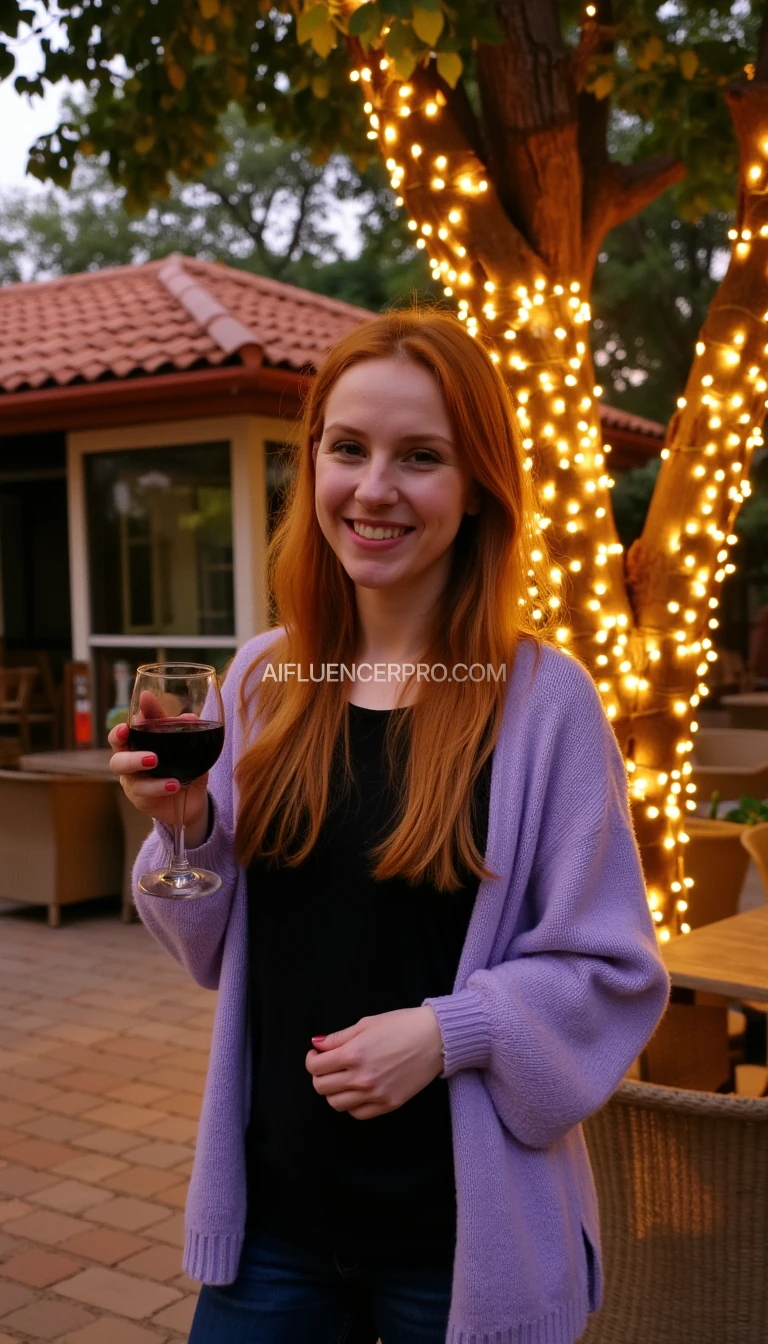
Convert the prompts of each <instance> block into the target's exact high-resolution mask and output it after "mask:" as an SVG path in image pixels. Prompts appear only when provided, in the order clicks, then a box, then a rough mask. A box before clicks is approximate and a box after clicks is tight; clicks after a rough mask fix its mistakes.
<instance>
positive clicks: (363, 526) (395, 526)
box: [344, 518, 414, 541]
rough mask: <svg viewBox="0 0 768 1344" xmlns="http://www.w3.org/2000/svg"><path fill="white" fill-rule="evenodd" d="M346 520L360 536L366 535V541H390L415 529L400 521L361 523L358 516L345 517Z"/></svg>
mask: <svg viewBox="0 0 768 1344" xmlns="http://www.w3.org/2000/svg"><path fill="white" fill-rule="evenodd" d="M344 522H345V523H346V524H347V527H351V529H352V531H353V532H355V533H356V535H357V536H358V537H364V538H365V539H366V541H389V540H392V539H394V538H395V537H404V536H405V535H406V533H407V532H413V531H414V528H412V527H407V526H405V525H403V524H399V523H376V524H372V523H361V522H358V520H357V519H356V518H345V519H344Z"/></svg>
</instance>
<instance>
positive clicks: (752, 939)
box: [661, 905, 768, 1003]
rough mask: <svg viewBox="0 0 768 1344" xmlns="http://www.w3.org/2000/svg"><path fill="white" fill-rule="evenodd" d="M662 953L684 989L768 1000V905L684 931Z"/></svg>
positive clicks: (677, 983) (672, 976)
mask: <svg viewBox="0 0 768 1344" xmlns="http://www.w3.org/2000/svg"><path fill="white" fill-rule="evenodd" d="M661 956H662V959H663V961H664V965H665V966H666V968H667V970H668V971H669V974H670V976H671V979H672V984H673V985H676V986H678V987H679V988H681V989H705V990H709V992H710V993H712V994H722V995H724V996H728V997H732V998H734V999H759V1000H761V1001H763V1002H765V1003H768V905H761V906H760V907H759V908H758V909H757V910H747V911H746V912H745V913H744V914H742V915H732V916H731V918H730V919H719V920H718V921H717V923H716V924H705V925H703V927H702V928H700V929H692V930H691V932H690V933H686V934H681V935H680V937H678V938H673V939H672V941H671V942H669V943H666V944H665V945H664V946H663V947H662V949H661Z"/></svg>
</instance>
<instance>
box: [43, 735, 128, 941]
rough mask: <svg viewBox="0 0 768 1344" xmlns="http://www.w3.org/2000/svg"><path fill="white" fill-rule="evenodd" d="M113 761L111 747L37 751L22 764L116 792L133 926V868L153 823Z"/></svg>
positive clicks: (124, 881) (124, 897)
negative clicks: (81, 778) (129, 794)
mask: <svg viewBox="0 0 768 1344" xmlns="http://www.w3.org/2000/svg"><path fill="white" fill-rule="evenodd" d="M111 758H112V752H111V751H110V749H109V747H81V748H80V749H77V750H72V751H36V752H33V753H31V754H30V755H29V756H22V758H21V761H20V764H21V768H22V769H23V770H29V771H38V770H42V771H46V772H47V773H48V774H51V775H59V774H65V775H83V776H87V777H88V778H89V779H98V780H104V781H105V783H107V784H108V785H109V787H110V788H111V789H112V790H113V791H116V792H115V798H116V799H117V809H118V814H119V817H120V824H121V826H122V847H121V853H122V865H123V875H122V881H121V892H122V918H123V922H124V923H126V924H130V923H131V921H132V920H133V919H134V918H135V914H136V912H135V908H134V904H133V886H132V873H133V865H134V863H135V861H136V855H137V854H138V852H139V850H140V849H141V846H142V845H143V843H144V841H145V839H146V837H147V836H148V835H149V832H150V830H151V829H152V819H151V817H146V816H144V815H143V814H142V813H141V812H138V811H137V810H136V808H135V807H133V805H132V804H131V803H129V802H128V799H127V798H126V796H125V794H124V793H123V790H122V789H121V788H120V785H119V783H118V781H117V778H116V776H115V775H113V774H112V771H111V770H110V768H109V762H110V760H111Z"/></svg>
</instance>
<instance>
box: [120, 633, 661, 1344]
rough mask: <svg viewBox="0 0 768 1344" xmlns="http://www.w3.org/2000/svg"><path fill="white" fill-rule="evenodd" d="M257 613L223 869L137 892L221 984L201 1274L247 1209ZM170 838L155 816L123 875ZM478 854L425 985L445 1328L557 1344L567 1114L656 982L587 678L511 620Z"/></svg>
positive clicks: (613, 1081) (582, 1274) (588, 1224)
mask: <svg viewBox="0 0 768 1344" xmlns="http://www.w3.org/2000/svg"><path fill="white" fill-rule="evenodd" d="M275 634H276V632H275V631H274V630H273V631H270V632H268V633H267V634H265V635H260V636H258V637H257V638H256V639H254V640H252V641H251V642H250V643H249V644H248V645H247V646H246V647H245V648H243V649H242V650H241V651H240V652H239V654H238V655H237V657H236V658H235V660H234V662H233V664H232V666H231V668H230V670H229V673H228V676H227V678H226V682H225V685H224V692H223V696H224V704H225V712H226V716H227V740H226V744H225V747H224V751H223V753H222V755H221V758H220V759H219V761H218V762H217V764H216V766H215V767H214V769H213V770H212V772H211V776H210V785H209V789H210V794H211V797H212V799H213V803H214V813H215V822H214V826H213V831H212V833H211V836H210V838H209V840H208V841H207V842H206V843H205V844H204V845H202V846H201V847H200V848H199V849H198V850H195V851H193V854H194V861H195V862H197V863H200V864H204V865H205V866H206V867H208V868H213V869H215V870H216V871H217V872H218V873H220V874H221V878H222V885H221V887H220V889H219V891H217V892H215V893H214V894H213V895H212V896H206V897H204V898H203V899H200V900H190V901H178V902H177V901H173V900H164V899H158V898H154V897H148V896H144V895H142V894H141V893H140V892H138V891H135V893H134V894H135V901H136V905H137V907H138V911H139V914H140V916H141V919H142V920H143V921H144V923H145V924H146V926H147V928H148V929H150V931H151V932H152V933H153V934H154V936H155V937H156V938H157V939H158V941H159V942H160V943H162V945H163V946H164V947H165V948H166V949H167V950H168V952H170V953H171V955H172V956H174V957H175V958H176V959H177V960H178V961H180V962H181V963H182V965H183V966H185V967H186V969H187V970H188V971H189V973H190V975H191V976H192V977H193V978H194V979H195V980H196V981H197V983H198V984H200V985H203V986H205V987H207V988H209V989H218V990H219V995H218V1002H217V1008H216V1018H215V1025H214V1030H213V1042H212V1046H211V1057H210V1063H209V1068H208V1078H207V1083H206V1089H205V1097H204V1101H203V1109H202V1114H201V1117H200V1128H199V1133H198V1141H197V1150H196V1154H195V1163H194V1170H193V1173H192V1179H191V1184H190V1190H189V1198H188V1201H187V1212H186V1245H185V1250H184V1259H183V1265H184V1269H185V1270H186V1272H187V1273H188V1274H189V1275H190V1276H191V1277H192V1278H194V1279H200V1280H202V1281H204V1282H206V1283H213V1284H217V1283H218V1284H223V1283H230V1282H232V1281H233V1280H234V1279H235V1277H236V1275H237V1270H238V1262H239V1259H240V1252H241V1249H242V1245H243V1237H244V1227H245V1215H246V1180H245V1148H244V1133H245V1129H246V1125H247V1121H248V1109H249V1104H250V1086H251V1080H250V1051H249V1041H248V1014H247V1010H246V989H247V966H248V958H247V935H248V930H247V891H246V880H245V873H244V871H243V869H242V868H240V867H238V865H237V863H236V861H235V859H234V856H233V848H232V837H233V830H234V825H235V817H236V809H237V796H236V792H235V787H234V784H233V767H234V765H235V763H236V761H237V759H238V757H239V756H240V754H241V751H242V749H243V724H242V720H241V715H240V713H239V708H238V706H239V698H240V692H241V688H242V682H243V678H244V676H245V674H246V671H247V669H248V667H249V666H250V665H251V663H252V662H253V661H254V660H255V659H257V658H260V657H261V656H262V655H263V654H264V653H265V652H267V650H268V647H269V645H270V644H271V642H272V639H273V638H274V636H275ZM264 661H266V660H264ZM263 666H264V662H262V664H261V667H260V669H259V671H258V672H257V675H260V672H261V670H263ZM167 848H168V833H167V831H166V830H165V828H163V827H160V826H158V825H156V828H155V831H154V833H152V834H150V836H149V837H148V839H147V840H146V842H145V844H144V846H143V848H142V850H141V853H140V854H139V857H138V859H137V862H136V870H135V873H136V875H138V874H140V873H142V872H144V871H146V870H147V869H148V868H155V867H157V866H158V865H159V864H160V863H161V862H163V861H164V858H165V854H166V852H167ZM486 859H487V862H488V864H489V866H490V867H491V869H492V870H493V871H494V872H495V873H497V874H498V877H497V878H496V879H490V880H487V881H484V882H482V883H481V884H480V888H479V890H478V893H477V899H476V902H475V907H474V911H473V914H472V918H471V921H470V924H469V929H468V932H467V937H466V941H465V944H464V948H463V951H462V954H461V960H460V963H459V968H458V973H457V976H456V982H455V986H454V989H453V993H451V994H447V995H444V996H442V997H439V998H434V999H427V1000H426V1002H427V1003H430V1004H431V1005H432V1007H433V1009H434V1011H435V1013H436V1014H437V1017H438V1020H439V1023H440V1027H441V1031H442V1035H443V1041H444V1045H445V1074H444V1076H445V1077H447V1078H448V1080H449V1092H450V1105H451V1116H452V1124H453V1142H454V1161H455V1175H456V1188H457V1201H458V1223H457V1245H456V1257H455V1262H454V1276H453V1293H452V1301H451V1311H450V1321H449V1326H448V1334H447V1341H446V1344H573V1341H574V1340H576V1339H577V1338H578V1336H579V1335H580V1334H581V1333H582V1331H583V1330H584V1327H585V1324H586V1320H587V1314H588V1312H589V1311H594V1310H596V1309H597V1308H598V1306H599V1305H600V1299H601V1292H602V1286H601V1283H602V1279H601V1267H600V1246H599V1229H598V1211H597V1202H596V1197H595V1189H594V1184H593V1180H592V1173H591V1171H590V1166H589V1160H588V1157H587V1151H586V1147H585V1143H584V1138H583V1135H582V1131H581V1127H580V1122H581V1121H583V1120H584V1119H585V1118H586V1117H587V1116H588V1115H590V1114H591V1113H592V1112H593V1111H595V1110H597V1109H598V1108H599V1107H600V1106H602V1105H603V1104H604V1102H605V1101H606V1100H607V1099H608V1097H609V1096H610V1095H611V1093H612V1092H613V1090H614V1088H615V1087H616V1086H617V1084H618V1083H619V1082H620V1080H621V1078H622V1077H623V1075H624V1074H625V1072H626V1071H627V1069H628V1068H629V1066H630V1065H631V1063H632V1062H633V1060H634V1059H635V1058H636V1056H637V1055H638V1054H639V1052H640V1051H641V1050H642V1049H643V1047H644V1045H645V1043H646V1041H647V1040H648V1038H649V1036H650V1035H651V1033H652V1032H653V1030H654V1028H655V1026H656V1024H657V1022H658V1020H659V1018H660V1016H661V1014H662V1012H663V1011H664V1008H665V1006H666V1002H667V996H668V992H669V983H668V978H667V974H666V972H665V970H664V967H663V965H662V963H661V961H660V958H659V955H658V951H657V947H656V939H655V935H654V931H653V925H652V921H651V919H650V915H649V912H648V906H647V902H646V895H645V889H644V884H643V876H642V871H641V867H640V859H639V854H638V849H637V844H636V840H635V836H634V832H633V829H632V822H631V820H630V814H629V808H628V800H627V778H626V770H625V766H624V762H623V760H622V757H621V753H620V751H619V747H618V744H617V741H616V738H615V735H614V733H613V730H612V728H611V726H610V723H609V722H608V720H607V718H606V716H605V712H604V710H603V707H602V704H601V701H600V697H599V694H598V692H597V689H596V687H595V685H594V683H593V681H592V679H591V678H590V676H589V674H588V673H587V672H586V671H585V670H584V668H583V667H582V666H581V664H580V663H578V662H576V661H575V660H574V659H572V658H570V657H568V656H567V655H566V654H564V653H562V652H561V651H560V650H559V649H556V648H554V647H551V646H548V645H545V646H543V648H542V654H541V659H540V662H539V665H538V667H537V668H536V667H535V665H534V648H533V645H532V644H531V643H530V642H529V641H527V640H524V641H521V643H520V646H519V652H518V656H517V659H516V662H515V665H514V670H513V672H512V674H511V675H510V677H509V681H508V684H507V689H506V698H505V709H504V716H503V721H502V727H501V731H500V733H499V737H498V739H497V744H496V750H495V753H494V759H493V769H492V777H491V797H490V815H489V826H488V843H487V849H486ZM338 1025H339V1027H344V1026H349V1025H350V1024H349V1023H347V1022H340V1023H339V1024H338ZM360 1123H363V1124H375V1123H376V1122H375V1120H373V1121H361V1122H360Z"/></svg>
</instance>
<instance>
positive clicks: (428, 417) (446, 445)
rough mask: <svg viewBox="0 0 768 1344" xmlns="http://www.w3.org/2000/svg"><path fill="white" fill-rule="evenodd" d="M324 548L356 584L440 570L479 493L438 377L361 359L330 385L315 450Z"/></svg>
mask: <svg viewBox="0 0 768 1344" xmlns="http://www.w3.org/2000/svg"><path fill="white" fill-rule="evenodd" d="M313 458H314V461H315V507H316V510H317V517H318V521H319V523H320V527H321V528H322V531H323V534H324V536H325V538H326V540H327V541H328V544H329V545H330V546H331V547H332V548H333V550H334V551H335V553H336V555H337V556H338V558H339V560H340V561H341V563H342V565H343V566H344V569H345V570H346V572H347V574H348V575H349V577H350V578H351V579H352V581H353V582H354V583H355V584H359V585H360V586H361V587H363V588H388V587H395V586H397V587H402V586H408V585H410V584H412V583H414V582H416V581H418V580H422V581H423V580H424V579H425V578H426V576H427V575H428V574H430V575H432V576H433V577H434V575H435V570H436V568H437V569H439V567H442V568H443V569H444V578H445V579H446V580H447V576H448V572H449V566H450V554H451V547H452V545H453V541H454V538H455V536H456V533H457V532H458V530H459V525H460V523H461V520H462V517H463V515H464V514H465V513H477V512H478V511H479V507H480V504H479V498H480V497H479V491H478V488H477V486H476V485H474V483H473V480H472V477H471V476H470V474H469V472H468V471H467V469H466V467H465V466H464V464H463V463H462V461H461V458H460V455H459V451H458V448H457V445H456V443H455V440H454V434H453V429H452V426H451V423H450V421H449V419H448V413H447V411H446V409H445V405H444V403H443V398H442V394H441V392H440V388H439V385H438V383H437V380H436V379H435V378H434V377H433V376H432V375H431V374H430V373H429V372H428V371H427V370H426V369H425V368H424V367H423V366H422V365H420V364H416V363H414V362H413V361H411V360H409V359H405V358H402V359H399V358H389V359H369V360H364V361H363V362H361V363H360V364H355V365H353V367H352V368H350V369H347V370H346V372H345V373H343V374H342V375H341V376H340V378H338V379H337V381H336V382H335V383H334V385H333V388H332V389H331V392H330V394H329V396H328V401H327V403H326V408H325V421H324V426H323V434H322V438H321V439H320V440H319V441H316V442H315V444H314V447H313Z"/></svg>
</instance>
